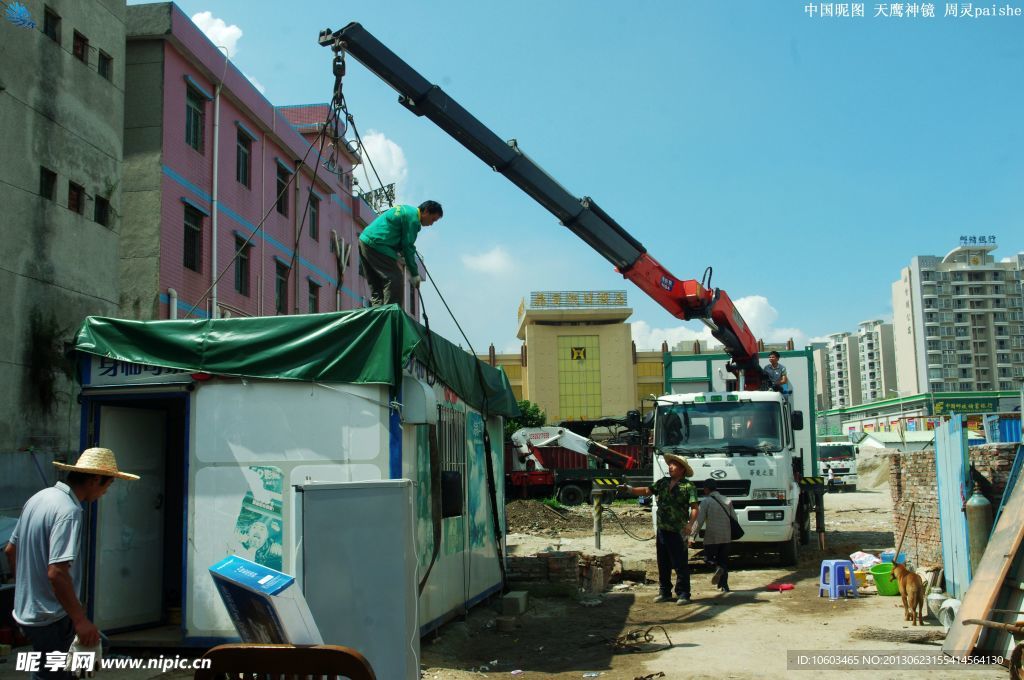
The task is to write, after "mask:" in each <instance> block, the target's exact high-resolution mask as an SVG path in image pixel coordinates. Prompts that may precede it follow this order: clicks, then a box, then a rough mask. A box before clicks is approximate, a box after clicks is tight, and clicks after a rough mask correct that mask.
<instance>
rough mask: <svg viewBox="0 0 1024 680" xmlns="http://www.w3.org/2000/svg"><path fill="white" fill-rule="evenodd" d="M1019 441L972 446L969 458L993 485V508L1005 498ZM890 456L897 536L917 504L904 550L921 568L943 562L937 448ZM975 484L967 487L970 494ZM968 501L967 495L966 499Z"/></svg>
mask: <svg viewBox="0 0 1024 680" xmlns="http://www.w3.org/2000/svg"><path fill="white" fill-rule="evenodd" d="M1017 446H1018V445H1017V444H986V445H984V446H972V447H970V449H969V450H968V454H967V455H968V460H969V461H970V464H971V465H973V466H974V468H975V469H976V470H977V471H978V473H979V474H981V476H982V477H984V478H985V479H986V480H988V482H989V484H990V485H991V487H990V491H989V494H988V495H987V496H986V497H987V498H988V500H989V502H990V503H992V509H993V512H994V511H995V510H996V509H997V508H998V507H999V503H1000V502H1001V501H1002V497H1003V489H1005V488H1006V483H1007V480H1008V478H1009V475H1010V468H1011V467H1012V465H1013V459H1014V456H1015V455H1016V452H1017ZM887 455H889V456H890V458H889V492H890V493H891V494H892V504H893V510H894V512H893V525H892V527H893V537H894V540H895V541H899V538H900V533H901V532H902V531H903V525H904V523H905V522H906V521H907V515H908V514H909V512H910V504H911V503H913V504H914V519H913V520H911V522H910V526H909V528H908V529H907V537H906V540H905V541H904V543H903V548H902V549H901V552H904V553H906V555H907V557H908V558H909V559H910V561H911V562H913V563H914V564H915V565H916V566H917V567H918V568H927V567H932V566H941V565H942V540H941V531H940V526H939V506H938V502H937V492H938V483H937V482H936V474H935V451H934V450H931V449H926V450H924V451H910V452H907V453H902V454H900V453H898V452H895V451H894V452H891V453H889V454H887ZM972 492H973V488H969V489H968V490H967V494H968V497H970V494H971V493H972ZM964 500H965V501H966V498H965V499H964Z"/></svg>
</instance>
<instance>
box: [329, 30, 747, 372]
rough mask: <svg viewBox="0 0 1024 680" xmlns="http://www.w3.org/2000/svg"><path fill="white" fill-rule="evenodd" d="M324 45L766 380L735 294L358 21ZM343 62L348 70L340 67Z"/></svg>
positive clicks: (738, 365) (739, 368) (735, 365)
mask: <svg viewBox="0 0 1024 680" xmlns="http://www.w3.org/2000/svg"><path fill="white" fill-rule="evenodd" d="M319 42H320V44H321V45H323V46H329V47H331V48H332V49H333V50H334V51H335V55H336V57H335V72H336V73H337V74H338V75H339V77H340V75H341V74H342V73H344V61H343V60H344V54H345V53H347V54H351V55H352V56H353V57H355V58H356V59H357V60H358V61H359V62H360V63H362V64H363V65H364V66H366V67H367V68H368V69H369V70H370V71H372V72H373V73H374V74H375V75H376V76H378V77H379V78H380V79H381V80H383V81H384V82H386V83H387V84H388V85H390V86H391V87H392V88H394V89H395V90H396V91H397V92H398V94H399V102H400V103H401V104H402V105H403V106H405V107H406V108H407V109H409V110H410V111H412V112H413V113H415V114H416V115H417V116H423V117H425V118H427V119H429V120H430V121H431V122H433V123H434V124H435V125H437V126H438V127H440V128H441V129H442V130H444V131H445V132H446V133H448V134H449V135H450V136H451V137H453V138H454V139H455V140H456V141H457V142H459V143H460V144H462V145H463V146H464V147H466V148H467V149H468V150H469V151H470V152H471V153H472V154H473V155H474V156H476V157H477V158H479V159H480V160H481V161H483V162H484V163H486V164H487V165H488V166H489V167H490V168H492V169H494V170H495V171H496V172H500V173H501V174H502V175H504V176H505V177H507V178H508V179H509V181H511V182H512V183H513V184H515V185H516V186H517V187H519V188H520V189H522V190H523V192H525V193H526V194H527V195H529V196H530V197H531V198H533V199H534V200H535V201H537V203H539V204H540V205H541V206H543V207H544V208H545V209H546V210H547V211H548V212H550V213H551V214H552V215H554V216H555V218H556V219H558V221H559V222H560V223H561V224H562V225H563V226H565V227H566V228H568V229H569V230H570V231H572V232H573V233H574V234H576V235H577V236H579V237H580V238H581V239H582V240H583V241H584V242H585V243H586V244H587V245H589V246H590V247H591V248H593V249H594V250H596V251H597V252H598V253H599V254H600V255H601V256H602V257H604V258H605V259H606V260H608V261H609V262H610V263H611V264H612V265H614V267H615V268H616V270H617V271H618V272H619V273H620V274H622V276H623V277H624V278H626V279H629V280H630V281H632V282H633V283H634V284H635V285H636V286H637V287H638V288H640V290H642V291H643V292H644V293H646V294H647V295H648V296H649V297H650V298H651V299H653V300H654V301H655V302H657V303H658V304H660V305H661V306H662V307H664V308H665V309H666V310H668V312H669V313H670V314H672V315H673V316H674V317H676V318H678V319H683V320H687V321H688V320H690V319H699V320H700V321H702V322H703V323H704V324H705V325H707V326H708V327H709V328H710V329H711V334H712V335H713V336H714V337H715V339H716V340H718V341H719V342H721V343H722V345H723V346H724V347H725V350H726V352H727V353H728V354H729V356H730V357H731V358H732V364H731V365H730V367H729V370H732V371H734V372H736V373H738V374H740V375H742V376H743V383H744V385H743V386H744V388H745V389H759V388H760V387H761V383H762V374H761V367H760V363H759V362H758V343H757V339H756V338H755V337H754V335H753V333H752V332H751V331H750V328H749V327H748V326H747V324H746V322H745V321H744V320H743V316H742V315H741V314H740V313H739V310H738V309H736V306H735V304H733V302H732V299H731V298H730V297H729V295H728V294H727V293H726V292H725V291H723V290H721V289H717V288H716V289H714V290H712V289H709V288H705V287H704V286H703V285H702V284H701V283H700V282H699V281H696V280H695V279H689V280H682V279H679V278H677V277H676V276H674V275H673V274H672V273H671V272H669V271H668V269H666V268H665V267H664V266H663V265H662V264H661V263H659V262H658V261H657V260H656V259H654V258H653V257H651V255H650V254H649V253H648V252H647V249H646V248H644V246H643V244H641V243H640V242H639V241H638V240H636V238H634V237H633V236H632V235H631V234H630V233H629V232H627V231H626V230H625V229H624V228H623V227H622V226H621V225H620V224H619V223H618V222H616V221H615V220H614V219H612V217H611V216H610V215H608V213H606V212H605V211H604V210H602V209H601V208H600V206H598V205H597V203H596V202H595V201H594V200H593V199H591V198H590V197H583V198H577V197H576V196H574V195H573V194H572V193H570V192H569V191H568V190H567V189H566V188H565V187H563V186H562V185H561V184H559V183H558V182H557V181H556V180H555V179H554V178H553V177H551V176H550V175H549V174H548V173H547V172H545V171H544V169H543V168H541V167H540V166H539V165H537V164H536V163H535V162H534V161H533V160H532V159H530V157H529V156H527V155H526V154H525V153H523V151H522V150H521V149H520V148H519V145H518V143H517V142H516V141H515V140H511V141H508V142H506V141H504V140H502V139H501V138H500V137H498V136H497V135H496V134H495V133H494V132H493V131H492V130H491V129H490V128H488V127H487V126H486V125H484V124H483V123H481V122H480V121H479V120H478V119H477V118H476V117H475V116H473V115H472V114H471V113H469V112H468V111H467V110H466V109H464V108H463V107H462V106H461V105H460V104H459V103H458V102H456V101H455V100H454V99H452V98H451V97H449V96H448V94H447V93H445V91H444V90H443V89H441V88H440V87H439V86H438V85H435V84H433V83H431V82H430V81H428V80H427V79H426V78H424V77H423V76H422V75H420V74H419V73H418V72H417V71H416V70H415V69H413V68H412V67H411V66H410V65H409V64H407V63H406V62H405V61H403V60H402V59H401V58H400V57H399V56H398V55H396V54H395V53H394V52H392V51H391V50H390V49H389V48H388V47H387V46H385V45H384V44H383V43H382V42H380V41H379V40H378V39H377V38H376V37H374V36H373V35H372V34H371V33H370V32H369V31H367V30H366V29H365V28H363V26H362V25H360V24H358V23H355V22H353V23H350V24H348V25H347V26H345V28H343V29H341V30H339V31H332V30H330V29H325V30H324V31H321V33H320V38H319ZM339 61H340V68H339Z"/></svg>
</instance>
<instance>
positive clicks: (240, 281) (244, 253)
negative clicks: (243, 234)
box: [235, 238, 249, 297]
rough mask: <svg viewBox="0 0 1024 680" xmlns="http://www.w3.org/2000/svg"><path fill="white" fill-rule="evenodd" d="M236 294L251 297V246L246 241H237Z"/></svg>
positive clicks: (238, 239) (239, 239) (237, 239)
mask: <svg viewBox="0 0 1024 680" xmlns="http://www.w3.org/2000/svg"><path fill="white" fill-rule="evenodd" d="M235 255H236V257H235V292H237V293H238V294H240V295H245V296H246V297H248V296H249V246H248V244H246V242H245V239H241V238H236V239H235Z"/></svg>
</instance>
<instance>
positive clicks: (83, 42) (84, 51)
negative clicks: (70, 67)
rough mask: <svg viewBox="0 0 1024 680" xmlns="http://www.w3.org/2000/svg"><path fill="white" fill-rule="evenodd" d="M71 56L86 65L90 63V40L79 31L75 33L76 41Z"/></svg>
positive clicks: (72, 46) (73, 43)
mask: <svg viewBox="0 0 1024 680" xmlns="http://www.w3.org/2000/svg"><path fill="white" fill-rule="evenodd" d="M71 54H73V55H74V56H75V59H77V60H78V61H80V62H82V63H84V64H88V63H89V39H88V38H86V37H85V36H84V35H82V34H81V33H79V32H78V31H75V39H74V41H73V42H72V43H71Z"/></svg>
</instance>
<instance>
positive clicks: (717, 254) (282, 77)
mask: <svg viewBox="0 0 1024 680" xmlns="http://www.w3.org/2000/svg"><path fill="white" fill-rule="evenodd" d="M178 4H179V6H181V7H182V9H183V10H184V11H185V13H186V14H188V15H189V16H194V15H196V14H199V13H202V12H209V15H208V16H206V17H204V18H203V19H202V20H201V23H203V25H204V26H205V27H206V30H207V32H208V34H209V35H211V36H212V37H213V39H214V42H219V43H221V44H223V43H225V42H231V43H233V44H232V45H231V47H232V51H233V56H232V58H233V60H234V62H235V63H236V64H237V65H238V66H239V68H240V69H241V70H242V71H243V72H245V73H246V74H247V75H249V76H250V77H251V78H252V79H254V80H255V81H256V82H258V83H259V84H260V86H261V87H262V88H263V89H264V92H265V95H266V96H267V98H268V99H269V100H270V101H271V102H272V103H274V104H276V105H288V104H301V103H312V102H320V101H327V100H328V99H329V98H330V88H331V83H332V76H331V54H330V50H328V49H326V48H321V47H319V46H318V45H317V41H316V38H317V34H318V32H319V31H320V29H322V28H325V27H331V28H335V29H337V28H341V27H342V26H344V25H345V24H347V23H348V22H350V21H358V22H360V23H362V24H363V25H364V26H365V27H366V28H368V29H369V30H370V31H371V32H372V33H374V34H375V35H376V36H377V37H378V38H379V39H380V40H381V41H383V42H384V43H385V44H387V45H388V46H389V47H391V48H392V49H393V50H394V51H395V52H396V53H397V54H398V55H399V56H400V57H402V58H403V59H405V60H406V61H407V62H409V64H411V65H412V66H413V67H414V68H415V69H417V70H418V71H419V72H420V73H421V74H422V75H423V76H424V77H426V78H427V79H428V80H430V81H432V82H435V83H437V84H439V85H441V86H442V87H443V88H444V89H445V90H446V91H447V92H448V93H449V95H451V96H452V97H453V98H454V99H456V100H457V101H459V102H460V103H461V104H462V105H463V106H464V107H466V108H467V109H468V110H469V111H470V112H471V113H473V114H474V115H475V116H477V117H478V118H479V119H480V120H481V121H482V122H484V123H485V124H486V125H488V126H489V127H490V128H491V129H493V130H494V131H495V132H496V133H497V134H498V135H499V136H500V137H502V138H506V139H507V138H516V139H517V140H518V141H519V145H520V147H521V148H522V149H523V150H524V151H525V152H526V153H527V154H529V155H530V156H531V157H532V158H533V159H534V160H536V161H537V162H538V163H539V164H540V165H541V166H542V167H543V168H544V169H545V170H547V171H548V172H549V173H550V174H551V175H552V176H554V177H555V178H556V179H557V180H558V181H559V182H561V183H562V184H563V185H564V186H565V187H566V188H567V189H569V190H570V191H571V192H573V193H574V194H576V195H579V196H583V195H589V196H591V197H593V198H594V199H595V200H596V201H597V202H598V203H599V204H600V205H601V206H602V207H603V208H604V209H605V210H606V211H607V212H608V213H610V214H611V215H612V216H613V217H614V218H615V219H616V220H617V221H618V222H619V223H620V224H622V225H623V226H624V227H625V228H626V229H627V230H628V231H629V232H630V233H632V234H633V235H634V236H635V237H636V238H637V239H639V240H640V241H641V242H642V243H643V244H644V245H645V246H646V247H647V249H648V251H649V252H650V253H651V254H652V255H653V256H654V257H655V258H656V259H657V260H659V261H660V262H661V263H662V264H664V265H665V266H666V267H667V268H668V269H669V270H670V271H672V272H673V273H674V274H675V275H676V276H678V277H681V278H698V279H699V278H700V277H701V274H702V273H703V271H704V269H705V268H706V267H708V266H711V267H713V268H714V279H713V284H714V285H716V286H719V287H721V288H723V289H724V290H726V291H728V293H729V294H730V295H731V296H732V297H733V298H734V299H736V300H738V301H739V306H740V308H741V310H742V311H743V312H744V315H745V316H746V317H747V320H748V322H749V323H750V324H751V326H752V327H753V329H754V330H755V332H757V333H758V335H759V336H761V337H763V338H764V339H765V340H766V341H769V342H777V341H782V340H785V339H786V338H788V337H793V338H795V339H796V341H797V344H798V345H800V344H802V343H805V342H806V341H808V340H810V339H812V338H818V337H822V336H824V335H827V334H829V333H833V332H837V331H843V330H855V328H856V325H857V323H859V322H860V321H863V320H866V319H871V318H879V317H881V318H886V319H891V317H892V302H891V284H892V282H893V281H894V280H896V279H897V278H898V277H899V272H900V268H901V267H903V266H906V265H907V264H908V263H909V261H910V258H911V257H912V256H914V255H923V254H930V255H940V256H941V255H944V254H945V253H946V252H948V251H949V250H950V249H952V248H954V247H955V246H957V245H958V244H959V239H960V236H961V235H986V236H987V235H996V236H997V237H998V243H999V248H998V250H997V251H996V252H995V256H996V257H997V258H1003V257H1008V256H1011V255H1013V254H1014V253H1016V252H1018V251H1020V250H1021V249H1022V248H1024V236H1022V235H1024V229H1022V228H1021V222H1022V216H1021V205H1020V197H1021V186H1022V183H1024V154H1022V151H1024V148H1022V141H1024V140H1022V138H1024V135H1022V128H1024V90H1022V88H1020V86H1019V84H1020V79H1021V76H1022V72H1024V41H1022V40H1021V38H1020V36H1021V35H1022V34H1024V16H1020V17H998V16H997V17H981V18H967V17H964V18H960V17H958V18H953V17H946V16H944V14H945V13H946V9H947V3H934V7H935V14H936V17H935V18H924V17H920V16H918V17H916V18H910V17H903V18H896V17H876V16H875V14H876V13H877V11H878V7H879V4H878V3H864V4H863V7H864V13H865V16H864V17H857V18H831V19H828V18H820V17H817V16H815V17H811V16H808V14H807V12H806V10H805V7H806V6H807V4H808V3H806V2H790V1H789V0H777V1H773V2H763V1H760V0H756V1H755V0H735V1H733V2H721V1H717V0H716V1H711V0H702V1H691V0H685V1H684V0H675V1H672V2H670V1H667V0H666V1H661V0H656V1H655V0H648V1H640V2H636V3H629V4H627V3H621V2H606V1H603V0H587V1H584V0H578V1H577V0H556V1H554V2H552V1H550V0H548V1H547V2H539V1H536V0H517V1H516V2H494V1H492V2H480V1H479V0H476V1H474V2H470V1H463V0H445V1H443V2H440V1H430V2H428V1H426V0H409V1H394V2H392V1H389V0H376V1H374V2H359V3H354V2H336V1H327V0H323V1H321V0H303V1H302V2H301V3H297V4H296V6H295V7H296V9H292V8H290V7H289V6H287V5H285V4H281V3H273V4H272V3H269V2H265V1H263V0H258V1H254V0H246V1H244V2H243V1H242V0H223V1H218V0H195V1H193V0H186V1H183V2H179V3H178ZM830 4H838V3H830ZM847 4H848V5H852V4H853V3H847ZM908 4H913V3H901V5H902V6H907V5H908ZM1007 5H1008V6H1009V7H1011V8H1024V0H1011V2H1010V3H1006V2H1001V3H999V4H997V5H996V7H1006V6H1007ZM817 6H819V3H815V7H817ZM889 6H890V4H889V3H886V4H885V7H887V8H888V7H889ZM919 6H923V4H919ZM979 7H986V8H987V7H991V5H979ZM957 8H958V10H962V9H963V5H958V6H957ZM218 22H223V23H218ZM231 27H234V28H233V29H232V28H231ZM345 93H346V97H347V100H348V104H349V109H350V111H351V112H352V113H353V114H354V115H355V116H356V123H357V125H358V127H359V129H360V131H361V132H362V134H363V135H364V137H366V138H367V146H368V148H369V149H370V151H371V158H372V159H373V161H374V164H375V165H376V166H377V168H378V170H383V171H384V172H383V173H382V174H386V175H387V178H386V180H385V181H388V180H391V179H394V180H397V181H398V187H399V192H400V196H399V198H400V200H402V201H403V202H408V203H414V204H415V203H419V202H420V201H422V200H424V199H427V198H433V199H436V200H439V201H441V202H442V203H443V204H444V207H445V218H444V219H443V220H441V221H440V222H439V223H438V224H437V225H435V226H433V227H430V228H429V229H426V230H425V231H424V232H423V234H422V235H421V237H420V240H419V242H418V244H417V245H418V247H419V249H420V251H421V253H422V255H423V257H424V259H425V261H426V264H427V267H428V269H429V271H430V273H431V274H432V276H433V277H434V279H435V281H436V282H437V285H438V286H439V287H440V289H441V292H442V294H443V295H444V297H445V299H446V300H447V302H448V304H449V305H450V306H451V308H452V310H453V312H454V313H455V315H456V317H457V318H458V320H459V323H460V324H461V325H462V327H463V329H464V330H465V331H466V333H467V335H468V336H469V340H470V341H471V343H472V345H473V347H474V349H476V351H478V352H484V351H486V348H487V346H488V345H489V344H490V343H494V345H495V347H496V348H497V350H498V351H499V352H502V351H518V349H517V348H518V342H517V341H516V339H515V329H516V311H517V308H518V305H519V301H520V299H521V298H523V297H526V296H528V295H529V292H530V291H534V290H591V289H592V290H619V289H625V290H627V291H628V294H629V303H630V306H631V307H633V308H634V310H635V313H634V315H633V317H632V319H631V320H632V322H633V323H634V338H635V339H636V340H637V345H638V348H640V349H654V348H656V347H657V346H659V345H660V343H661V341H662V340H669V341H670V343H672V344H674V343H675V342H677V341H679V340H682V339H684V338H692V337H696V336H697V335H698V334H702V331H703V326H702V325H701V324H699V323H696V322H691V323H688V324H682V323H681V322H679V321H678V320H676V319H674V318H673V317H672V316H671V315H669V314H668V312H666V311H664V310H663V309H662V308H661V307H660V306H658V305H656V304H655V303H653V302H651V301H649V300H648V299H647V298H646V297H645V296H644V295H643V294H642V293H641V292H640V291H639V290H638V289H636V288H635V287H633V285H632V284H630V283H629V282H627V281H625V280H623V279H622V278H621V276H619V275H618V274H616V273H615V272H614V270H613V268H612V266H611V265H610V264H609V263H607V262H606V261H605V260H604V259H603V258H602V257H600V256H599V255H597V254H596V253H595V252H593V251H592V250H591V249H590V248H589V247H588V246H587V245H586V244H584V243H583V242H582V241H580V240H579V239H578V238H577V237H576V236H574V235H573V234H571V233H570V232H568V231H567V230H566V229H564V228H562V227H560V226H559V225H558V224H557V223H556V221H555V219H554V218H553V217H552V216H551V215H550V214H549V213H547V212H546V211H545V210H543V209H542V208H541V207H540V206H538V205H537V204H535V203H534V202H533V201H532V199H530V198H529V197H527V196H526V195H525V194H523V193H521V192H520V191H519V190H518V189H516V188H515V187H514V186H513V185H512V184H511V183H509V182H508V180H506V179H505V178H504V177H502V176H501V175H498V174H497V173H494V172H492V171H491V170H490V169H489V168H487V167H485V166H484V165H483V164H482V163H481V162H480V161H479V160H477V159H476V158H475V157H474V156H472V155H471V154H470V153H469V152H468V151H466V150H465V149H463V148H462V147H461V146H460V145H458V144H457V143H456V142H455V141H454V140H452V139H451V138H449V137H448V136H447V135H445V134H444V133H443V132H441V131H440V130H439V129H438V128H436V127H435V126H434V125H433V124H432V123H430V122H429V121H427V120H426V119H421V118H417V117H415V116H413V115H412V114H410V113H409V112H408V111H406V110H405V109H404V108H403V107H402V106H400V105H399V104H397V102H396V95H395V93H394V92H393V91H392V90H391V89H390V88H389V87H388V86H387V85H385V84H384V83H383V82H381V81H379V80H378V79H377V78H376V77H375V76H373V75H371V74H370V73H369V72H368V71H367V70H366V69H365V68H364V67H363V66H362V65H360V64H359V63H358V62H356V61H355V60H353V59H350V62H349V66H348V75H347V76H346V78H345ZM364 184H365V182H364ZM424 291H425V304H426V311H427V313H428V315H429V317H430V322H431V327H432V328H433V329H434V330H437V331H439V332H441V333H442V334H444V335H445V336H447V337H449V338H450V339H452V340H455V341H459V342H460V344H461V343H462V341H461V340H460V339H459V334H458V331H457V330H456V329H455V327H454V324H453V322H452V321H451V319H450V318H449V317H448V315H447V313H446V311H445V310H444V307H443V305H442V304H441V303H440V301H439V300H438V298H437V296H436V295H435V294H434V293H433V290H432V289H431V288H430V287H429V285H427V284H425V285H424Z"/></svg>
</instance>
